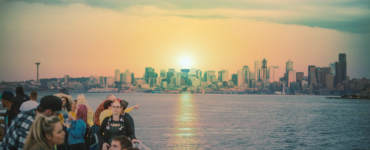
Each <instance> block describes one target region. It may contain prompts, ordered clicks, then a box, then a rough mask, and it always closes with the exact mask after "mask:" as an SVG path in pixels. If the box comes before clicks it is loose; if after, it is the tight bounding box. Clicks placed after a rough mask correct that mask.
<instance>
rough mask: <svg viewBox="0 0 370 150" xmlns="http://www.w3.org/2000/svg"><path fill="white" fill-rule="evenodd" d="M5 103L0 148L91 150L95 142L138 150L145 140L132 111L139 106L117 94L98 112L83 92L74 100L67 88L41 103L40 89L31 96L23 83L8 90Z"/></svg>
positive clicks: (109, 149)
mask: <svg viewBox="0 0 370 150" xmlns="http://www.w3.org/2000/svg"><path fill="white" fill-rule="evenodd" d="M1 102H2V105H3V107H4V108H6V110H7V111H6V114H5V116H4V119H5V126H4V133H5V135H4V138H3V141H2V144H1V146H0V150H21V149H25V150H90V148H91V145H92V143H98V146H97V147H99V149H100V150H138V149H137V148H134V147H133V145H134V143H141V142H140V141H139V140H137V139H136V136H135V125H134V120H133V118H132V117H131V115H130V114H129V112H130V111H132V110H133V109H138V108H139V105H135V106H133V107H128V104H129V103H128V102H127V101H125V100H123V99H117V98H116V97H115V96H114V95H108V97H107V98H106V99H105V100H104V101H103V102H102V103H101V104H100V105H99V106H98V108H97V109H96V111H95V113H94V111H93V109H92V108H91V107H90V106H89V104H88V102H87V100H86V98H85V96H84V95H83V94H81V95H78V96H77V99H76V100H73V99H72V97H71V95H70V94H69V93H68V90H66V89H61V90H60V92H59V93H57V94H54V95H48V96H45V97H42V98H41V99H40V101H39V103H38V102H37V92H36V91H32V92H31V93H30V96H28V95H26V94H25V93H24V91H23V88H22V87H21V86H19V87H17V88H16V95H14V94H13V92H11V91H4V92H3V93H2V95H1ZM95 137H96V138H95ZM96 139H97V141H96ZM95 145H97V144H95Z"/></svg>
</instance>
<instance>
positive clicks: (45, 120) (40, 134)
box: [23, 114, 60, 150]
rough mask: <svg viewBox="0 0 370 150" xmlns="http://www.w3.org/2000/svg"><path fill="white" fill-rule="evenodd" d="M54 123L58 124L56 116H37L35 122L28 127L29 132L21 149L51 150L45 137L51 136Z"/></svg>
mask: <svg viewBox="0 0 370 150" xmlns="http://www.w3.org/2000/svg"><path fill="white" fill-rule="evenodd" d="M55 123H60V120H59V118H58V117H57V116H51V117H46V116H44V115H42V114H40V115H37V116H36V119H35V121H34V122H33V124H32V125H31V127H30V132H29V134H28V136H27V139H26V143H25V144H24V147H23V149H24V150H32V149H40V148H41V149H44V150H49V149H52V148H53V147H52V146H50V145H49V140H48V139H47V138H46V135H47V134H49V135H51V136H52V135H53V131H54V125H55Z"/></svg>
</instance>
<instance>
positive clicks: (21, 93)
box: [15, 86, 26, 96]
mask: <svg viewBox="0 0 370 150" xmlns="http://www.w3.org/2000/svg"><path fill="white" fill-rule="evenodd" d="M15 95H17V96H24V95H26V94H24V91H23V87H21V86H18V87H17V88H16V89H15Z"/></svg>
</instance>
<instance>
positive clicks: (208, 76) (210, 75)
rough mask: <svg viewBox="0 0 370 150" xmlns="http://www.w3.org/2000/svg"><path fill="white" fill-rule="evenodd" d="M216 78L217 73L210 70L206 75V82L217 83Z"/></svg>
mask: <svg viewBox="0 0 370 150" xmlns="http://www.w3.org/2000/svg"><path fill="white" fill-rule="evenodd" d="M215 77H216V74H215V71H211V70H208V71H206V72H205V74H204V82H215V81H216V80H214V78H215Z"/></svg>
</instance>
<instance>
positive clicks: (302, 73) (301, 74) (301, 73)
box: [296, 72, 304, 82]
mask: <svg viewBox="0 0 370 150" xmlns="http://www.w3.org/2000/svg"><path fill="white" fill-rule="evenodd" d="M303 77H304V72H297V73H296V79H297V82H301V81H302V80H303Z"/></svg>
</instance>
